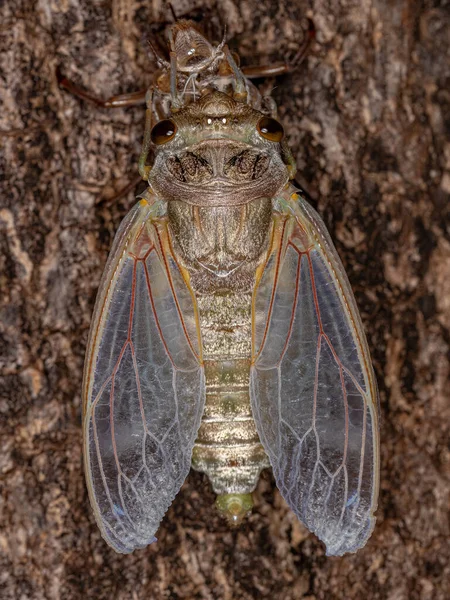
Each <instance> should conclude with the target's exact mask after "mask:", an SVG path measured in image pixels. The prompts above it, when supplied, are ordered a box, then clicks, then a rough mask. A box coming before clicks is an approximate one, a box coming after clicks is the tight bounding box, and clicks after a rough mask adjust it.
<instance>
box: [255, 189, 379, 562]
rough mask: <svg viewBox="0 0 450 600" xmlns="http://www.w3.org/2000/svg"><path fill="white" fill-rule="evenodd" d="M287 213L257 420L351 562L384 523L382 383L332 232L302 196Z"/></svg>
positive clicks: (266, 298)
mask: <svg viewBox="0 0 450 600" xmlns="http://www.w3.org/2000/svg"><path fill="white" fill-rule="evenodd" d="M279 208H280V211H281V213H282V214H281V215H280V216H279V217H278V219H277V221H278V225H277V226H276V227H275V230H276V235H275V243H274V244H273V249H272V252H271V254H270V257H269V259H268V261H267V263H266V266H265V268H264V271H263V273H262V276H261V278H260V280H259V284H258V286H257V288H256V292H255V297H254V305H253V306H254V308H253V326H254V329H253V331H254V334H253V346H254V356H253V366H252V371H251V383H250V385H251V389H250V396H251V402H252V409H253V415H254V418H255V422H256V426H257V430H258V433H259V436H260V439H261V442H262V444H263V446H264V448H265V450H266V452H267V454H268V456H269V459H270V462H271V465H272V467H273V472H274V476H275V480H276V483H277V486H278V488H279V489H280V492H281V494H282V496H283V497H284V499H285V500H286V502H287V503H288V504H289V506H290V507H291V508H292V510H293V511H294V512H295V513H296V515H297V516H298V517H299V519H300V520H301V521H302V522H303V523H304V524H305V525H306V526H307V527H308V529H310V530H311V531H313V532H314V533H315V534H316V535H317V536H318V537H319V538H320V539H321V540H322V541H323V542H324V543H325V544H326V547H327V554H328V555H342V554H344V553H346V552H355V551H356V550H358V548H361V547H362V546H364V545H365V543H366V541H367V539H368V538H369V536H370V534H371V532H372V530H373V527H374V524H375V517H374V516H373V513H374V511H375V508H376V504H377V496H378V476H379V475H378V473H379V456H378V452H379V450H378V447H379V439H378V438H379V433H378V397H377V386H376V382H375V378H374V374H373V369H372V366H371V362H370V356H369V352H368V348H367V342H366V339H365V335H364V332H363V329H362V325H361V320H360V317H359V314H358V310H357V308H356V305H355V301H354V297H353V293H352V291H351V288H350V285H349V283H348V280H347V277H346V275H345V272H344V269H343V267H342V264H341V262H340V260H339V258H338V256H337V253H336V250H335V249H334V247H333V244H332V242H331V240H330V238H329V235H328V233H327V231H326V229H325V225H324V224H323V223H322V221H321V219H320V217H319V216H318V215H317V213H316V212H315V211H314V210H313V209H312V208H311V207H310V206H309V205H308V204H307V203H306V202H305V201H304V200H303V199H301V198H299V197H297V196H296V195H293V196H291V197H290V198H289V200H288V201H287V202H283V203H281V204H280V206H279Z"/></svg>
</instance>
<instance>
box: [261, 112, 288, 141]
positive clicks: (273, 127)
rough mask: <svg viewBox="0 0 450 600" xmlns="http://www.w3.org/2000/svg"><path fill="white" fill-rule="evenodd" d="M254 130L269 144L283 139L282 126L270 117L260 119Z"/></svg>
mask: <svg viewBox="0 0 450 600" xmlns="http://www.w3.org/2000/svg"><path fill="white" fill-rule="evenodd" d="M256 128H257V130H258V132H259V134H260V135H261V136H262V137H263V138H264V139H266V140H269V141H270V142H281V140H282V139H283V138H284V129H283V125H282V124H281V123H279V122H278V121H277V120H276V119H272V118H271V117H262V118H261V119H260V120H259V121H258V124H257V126H256Z"/></svg>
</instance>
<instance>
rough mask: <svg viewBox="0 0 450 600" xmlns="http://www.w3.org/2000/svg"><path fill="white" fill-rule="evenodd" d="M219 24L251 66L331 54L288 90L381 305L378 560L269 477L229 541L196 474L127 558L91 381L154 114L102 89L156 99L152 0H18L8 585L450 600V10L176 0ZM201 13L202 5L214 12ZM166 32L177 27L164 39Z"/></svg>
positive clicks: (304, 150) (6, 433) (161, 12)
mask: <svg viewBox="0 0 450 600" xmlns="http://www.w3.org/2000/svg"><path fill="white" fill-rule="evenodd" d="M172 5H173V7H174V10H175V12H176V14H177V15H179V16H189V15H190V14H192V11H193V10H194V9H195V10H194V12H195V16H198V15H199V14H200V13H203V15H204V21H205V24H206V26H207V27H208V29H211V30H215V31H214V33H215V35H216V38H220V37H221V36H222V34H223V25H225V24H226V26H227V37H228V38H230V40H231V41H230V44H231V46H232V48H233V49H236V50H238V51H239V53H240V55H241V58H242V62H243V64H255V62H258V63H261V64H264V63H271V62H275V61H279V60H284V59H285V58H286V57H288V56H291V55H293V54H295V51H296V49H297V48H298V46H299V44H300V43H301V41H302V35H303V34H302V27H301V22H302V18H303V17H306V16H308V17H310V18H312V19H313V21H314V23H315V27H316V30H317V36H316V41H315V42H314V45H313V48H312V50H311V53H310V54H309V56H308V58H307V59H306V60H305V61H304V63H303V64H302V65H301V66H300V67H299V68H298V69H297V70H296V72H295V73H293V74H291V75H288V76H284V77H283V78H279V79H278V80H277V81H276V82H274V86H276V88H275V90H274V94H273V95H274V97H275V99H276V101H277V103H278V106H279V114H280V119H281V120H282V122H283V124H284V126H285V129H286V132H287V135H288V138H289V142H290V145H291V148H292V150H293V153H294V155H295V156H296V158H297V166H298V169H299V181H300V183H301V184H302V185H303V186H304V187H305V189H306V190H307V191H308V193H309V194H310V196H311V197H312V199H313V203H314V204H315V206H316V208H318V210H319V212H320V213H321V214H322V215H323V217H324V219H325V221H326V223H327V225H328V226H329V229H330V233H331V235H332V237H333V239H334V241H335V243H336V246H337V249H338V251H339V253H340V256H341V258H342V260H343V262H344V264H345V267H346V269H347V272H348V274H349V277H350V280H351V283H352V286H353V289H354V291H355V294H356V298H357V302H358V304H359V307H360V309H361V313H362V317H363V321H364V325H365V328H366V331H367V335H368V341H369V346H370V348H371V352H372V357H373V360H374V365H375V369H376V374H377V378H378V383H379V388H380V397H381V411H382V430H381V440H382V447H381V457H382V460H381V494H380V503H379V508H378V512H377V515H378V522H377V525H376V528H375V531H374V533H373V535H372V538H371V539H370V541H369V542H368V544H367V546H366V547H365V548H364V549H363V550H361V551H360V552H358V553H357V554H356V555H351V556H345V557H343V558H334V559H333V558H326V557H325V556H324V548H323V546H322V544H321V543H320V542H318V540H317V539H316V538H315V537H314V536H313V535H312V534H310V533H308V532H307V531H306V529H304V528H303V527H302V526H301V525H300V524H299V522H298V521H297V519H296V518H295V516H294V515H293V513H292V512H291V511H289V509H288V508H287V506H286V505H285V503H284V501H283V500H282V499H281V497H280V494H279V493H278V491H277V490H276V488H275V486H274V483H273V478H272V475H271V473H270V472H266V473H265V474H264V475H263V477H262V479H261V481H260V484H259V487H258V489H257V492H256V506H255V509H254V511H253V514H252V515H251V516H250V518H249V519H248V520H247V521H246V522H245V523H244V525H243V526H242V527H241V528H239V529H236V530H230V529H229V528H228V526H227V524H226V523H225V522H224V521H222V520H221V518H220V517H219V515H218V514H217V512H216V510H215V508H214V506H213V502H214V494H213V493H212V490H211V487H210V484H209V483H208V481H207V480H206V478H205V477H204V476H203V475H201V474H198V473H195V472H191V474H190V476H189V478H188V480H187V481H186V483H185V485H184V486H183V488H182V490H181V492H180V494H179V495H178V497H177V498H176V500H175V502H174V503H173V505H172V507H171V508H170V510H169V512H168V514H167V515H166V518H165V519H164V522H163V524H162V526H161V528H160V530H159V533H158V538H159V539H158V543H157V544H154V545H152V546H151V547H149V548H148V549H146V550H143V551H137V552H135V553H134V554H132V555H128V556H120V555H117V554H115V553H114V552H113V551H112V550H110V549H109V548H108V547H107V546H106V544H105V543H104V542H103V540H102V538H101V536H100V533H99V531H98V529H97V527H96V525H95V523H94V518H93V515H92V512H91V509H90V506H89V502H88V498H87V492H86V489H85V485H84V478H83V472H82V458H81V423H80V421H81V397H80V391H81V377H82V368H83V360H84V353H85V348H86V342H87V334H88V328H89V323H90V319H91V313H92V309H93V303H94V300H95V294H96V290H97V286H98V283H99V279H100V276H101V272H102V269H103V266H104V264H105V260H106V257H107V253H108V250H109V248H110V246H111V242H112V239H113V235H114V232H115V231H116V229H117V227H118V225H119V223H120V221H121V219H122V218H123V217H124V216H125V214H126V212H127V210H129V208H130V207H131V206H132V205H133V203H134V196H135V194H136V192H130V193H128V194H127V195H126V196H125V197H123V198H121V199H119V200H114V201H112V202H111V201H110V202H108V201H104V202H100V203H96V201H97V200H98V199H99V198H100V197H101V198H108V197H109V198H111V197H112V196H113V195H114V194H115V193H116V192H117V191H118V190H120V189H121V188H122V187H123V186H125V185H126V184H127V183H128V182H129V181H130V180H132V179H133V178H134V177H135V175H136V173H137V159H138V154H139V150H140V144H141V141H142V135H143V121H144V113H143V110H142V109H140V108H128V109H115V110H106V109H100V108H97V107H95V106H93V105H91V104H89V103H87V102H83V101H80V100H79V99H77V98H75V97H73V96H71V95H70V94H68V93H67V92H66V91H64V90H62V89H60V88H59V87H58V83H57V78H56V75H55V71H56V68H57V67H60V68H61V69H62V71H63V72H64V74H65V75H66V76H68V77H69V78H70V79H72V80H73V81H74V82H76V83H77V84H79V85H81V86H83V87H84V88H86V89H88V90H90V91H91V92H92V93H95V94H97V95H98V96H102V97H105V98H106V97H108V96H110V95H113V94H117V93H124V92H131V91H135V90H138V89H144V88H146V86H148V85H149V83H150V82H151V78H152V72H154V70H155V65H154V62H153V61H152V58H151V56H149V52H148V46H147V44H146V39H147V38H149V37H151V36H152V35H154V33H155V30H157V29H158V27H157V25H155V24H157V23H158V22H164V21H169V22H170V20H171V17H170V10H169V8H168V7H167V6H165V5H164V3H163V2H161V1H159V0H154V1H153V3H152V2H151V1H150V0H114V1H112V2H81V1H80V0H71V1H70V2H68V1H67V0H64V1H61V2H52V1H51V0H37V1H36V2H31V1H30V0H28V1H27V0H21V1H20V0H19V1H18V2H13V0H6V2H3V3H2V4H1V7H0V15H1V23H2V33H1V42H0V44H1V54H0V61H1V63H0V64H1V69H0V73H1V78H0V86H1V99H2V110H1V112H0V137H1V141H2V152H1V155H0V171H1V174H2V178H1V182H0V185H1V188H2V189H1V196H0V225H1V228H2V233H1V236H0V244H1V249H2V253H1V259H0V260H1V263H0V264H1V266H0V288H1V297H0V307H1V313H0V314H1V324H0V353H1V354H0V361H1V369H2V378H1V380H0V415H1V417H0V418H1V420H0V428H1V432H0V435H1V438H0V439H1V453H0V472H1V480H0V481H1V500H0V506H1V520H0V548H1V554H0V564H1V568H0V573H1V575H0V579H1V586H2V591H1V593H0V596H1V598H2V599H5V600H9V599H11V600H19V599H33V600H34V599H41V598H42V599H52V600H53V599H55V600H56V599H59V598H61V599H64V600H72V599H74V600H75V599H80V600H84V599H85V598H95V599H96V600H102V599H105V600H106V599H111V598H114V599H117V600H122V599H123V600H125V599H130V598H132V599H136V600H140V599H142V600H144V599H145V600H147V599H150V598H155V599H160V598H161V599H163V598H170V599H174V600H175V599H181V598H186V599H193V598H199V599H211V600H215V599H222V598H223V599H226V600H241V599H242V600H244V599H245V600H250V599H255V598H280V599H281V598H283V600H290V599H292V600H294V599H295V600H297V599H298V598H308V599H309V600H312V599H315V598H317V599H322V598H323V599H327V600H330V599H342V598H345V599H353V598H354V599H361V598H368V599H372V598H373V599H378V598H379V599H389V600H394V599H395V600H403V599H404V600H415V599H420V600H422V599H424V600H427V599H442V600H444V599H447V598H449V597H450V589H449V569H450V568H449V564H450V556H449V545H448V536H449V528H448V521H447V513H446V510H447V508H448V507H447V501H448V491H449V486H448V476H449V468H448V466H449V454H448V449H447V447H446V442H447V441H448V422H449V416H450V415H449V399H448V398H449V354H450V353H449V344H450V219H449V208H448V207H449V196H450V143H449V137H448V131H449V121H448V119H449V115H450V92H449V90H450V69H449V64H450V62H449V60H450V56H449V54H450V52H449V43H448V31H449V28H450V17H449V12H448V6H447V11H446V9H445V2H442V3H441V2H435V3H433V2H432V1H431V0H423V1H422V2H413V1H408V0H404V1H403V2H400V1H397V2H395V1H391V2H388V1H387V0H372V1H371V2H367V1H365V0H363V1H361V0H349V1H346V2H345V1H344V0H329V1H328V2H325V1H323V0H312V1H311V2H309V3H307V2H304V1H303V0H294V1H290V2H288V1H286V0H281V2H275V1H274V0H259V1H256V0H243V1H242V2H237V1H236V0H223V1H222V2H220V3H217V4H216V3H214V2H212V1H211V2H210V1H208V0H207V1H205V2H201V3H200V4H197V3H194V2H193V0H180V1H174V2H172ZM199 7H200V8H199ZM159 29H162V26H161V27H159Z"/></svg>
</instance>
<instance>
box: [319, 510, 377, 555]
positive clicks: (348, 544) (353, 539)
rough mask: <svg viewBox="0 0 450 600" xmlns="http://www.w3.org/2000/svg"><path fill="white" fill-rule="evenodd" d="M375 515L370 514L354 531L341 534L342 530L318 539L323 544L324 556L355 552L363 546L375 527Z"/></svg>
mask: <svg viewBox="0 0 450 600" xmlns="http://www.w3.org/2000/svg"><path fill="white" fill-rule="evenodd" d="M375 523H376V517H374V516H370V517H369V518H368V519H367V521H366V523H365V525H364V526H363V527H360V528H359V529H358V530H357V531H356V532H352V531H350V532H348V533H347V535H345V534H344V535H342V533H343V532H342V531H341V532H340V535H339V533H338V534H335V535H334V536H332V537H331V539H330V538H328V539H324V537H325V536H323V537H319V536H318V537H319V539H320V540H321V541H322V542H323V543H324V544H325V547H326V552H325V556H344V554H356V552H358V550H361V549H362V548H364V546H365V545H366V544H367V542H368V540H369V538H370V536H371V535H372V533H373V530H374V528H375Z"/></svg>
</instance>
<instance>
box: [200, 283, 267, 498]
mask: <svg viewBox="0 0 450 600" xmlns="http://www.w3.org/2000/svg"><path fill="white" fill-rule="evenodd" d="M197 300H198V307H199V316H200V324H201V330H202V338H203V350H204V359H205V361H204V365H205V377H206V404H205V410H204V413H203V418H202V422H201V425H200V429H199V432H198V436H197V440H196V443H195V446H194V450H193V454H192V466H193V468H194V469H196V470H197V471H201V472H203V473H206V474H207V475H208V477H209V479H210V481H211V483H212V486H213V489H214V491H215V492H216V494H232V493H235V494H248V493H250V492H252V491H253V490H254V489H255V487H256V484H257V482H258V478H259V474H260V472H261V470H262V469H264V468H266V467H268V466H269V461H268V458H267V456H266V454H265V452H264V450H263V447H262V446H261V444H260V441H259V437H258V434H257V432H256V427H255V423H254V421H253V417H252V412H251V407H250V397H249V374H250V355H251V294H249V293H244V294H235V293H225V294H220V295H215V294H210V295H203V296H199V297H198V298H197Z"/></svg>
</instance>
